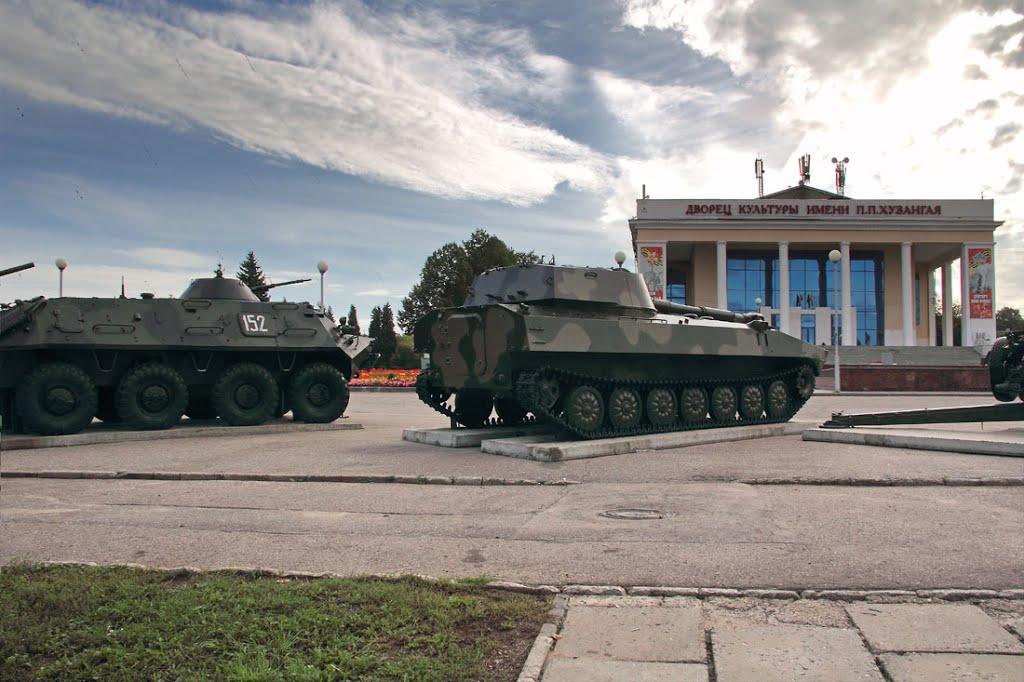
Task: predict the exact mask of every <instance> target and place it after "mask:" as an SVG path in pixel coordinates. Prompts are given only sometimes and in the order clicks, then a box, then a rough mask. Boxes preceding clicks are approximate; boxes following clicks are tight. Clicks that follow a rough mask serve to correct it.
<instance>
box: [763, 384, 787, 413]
mask: <svg viewBox="0 0 1024 682" xmlns="http://www.w3.org/2000/svg"><path fill="white" fill-rule="evenodd" d="M766 409H767V411H768V416H769V417H772V418H774V419H778V418H779V417H782V416H784V415H785V414H786V413H787V412H789V389H788V388H786V383H785V382H784V381H773V382H772V383H771V384H769V385H768V397H767V408H766Z"/></svg>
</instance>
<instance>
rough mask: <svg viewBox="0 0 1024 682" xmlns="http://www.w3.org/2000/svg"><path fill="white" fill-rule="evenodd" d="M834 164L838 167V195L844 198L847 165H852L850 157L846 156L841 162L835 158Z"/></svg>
mask: <svg viewBox="0 0 1024 682" xmlns="http://www.w3.org/2000/svg"><path fill="white" fill-rule="evenodd" d="M832 163H834V164H835V165H836V194H838V195H839V196H843V193H844V192H846V164H848V163H850V157H849V156H844V157H843V160H842V161H840V160H839V159H837V158H836V157H834V156H833V157H832Z"/></svg>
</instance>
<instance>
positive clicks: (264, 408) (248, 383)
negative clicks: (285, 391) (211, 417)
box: [210, 362, 278, 426]
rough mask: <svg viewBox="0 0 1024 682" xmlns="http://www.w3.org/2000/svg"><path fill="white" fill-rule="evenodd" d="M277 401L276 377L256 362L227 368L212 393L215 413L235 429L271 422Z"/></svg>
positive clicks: (214, 385)
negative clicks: (236, 427)
mask: <svg viewBox="0 0 1024 682" xmlns="http://www.w3.org/2000/svg"><path fill="white" fill-rule="evenodd" d="M277 398H278V388H277V381H276V380H275V379H274V375H273V374H271V373H270V371H269V370H267V368H265V367H263V366H262V365H257V364H256V363H253V362H240V363H238V364H237V365H232V366H230V367H228V368H227V369H226V370H224V372H223V373H221V375H220V376H219V377H218V378H217V381H216V382H214V384H213V390H212V391H211V392H210V402H211V404H212V405H213V409H214V411H215V412H216V413H217V414H218V415H220V418H221V419H223V420H224V421H226V422H227V423H228V424H231V425H232V426H254V425H256V424H262V423H263V422H265V421H269V420H270V419H272V418H273V416H274V410H276V409H277Z"/></svg>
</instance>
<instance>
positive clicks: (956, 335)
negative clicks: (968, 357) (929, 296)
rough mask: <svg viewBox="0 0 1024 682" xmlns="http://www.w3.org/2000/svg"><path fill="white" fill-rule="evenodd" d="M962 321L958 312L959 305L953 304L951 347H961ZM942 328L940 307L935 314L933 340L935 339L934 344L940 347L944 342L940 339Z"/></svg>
mask: <svg viewBox="0 0 1024 682" xmlns="http://www.w3.org/2000/svg"><path fill="white" fill-rule="evenodd" d="M962 319H963V316H962V314H961V312H960V304H959V303H954V304H953V345H954V346H959V345H961V339H960V322H961V320H962ZM943 328H944V327H943V324H942V307H941V306H940V307H939V309H938V310H937V311H936V313H935V339H936V340H935V342H936V343H937V344H939V345H940V346H942V345H945V342H944V341H943V338H942V330H943Z"/></svg>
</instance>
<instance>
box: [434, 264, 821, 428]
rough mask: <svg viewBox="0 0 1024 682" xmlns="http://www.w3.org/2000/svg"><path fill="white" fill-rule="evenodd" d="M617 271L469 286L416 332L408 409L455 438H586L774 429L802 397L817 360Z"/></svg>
mask: <svg viewBox="0 0 1024 682" xmlns="http://www.w3.org/2000/svg"><path fill="white" fill-rule="evenodd" d="M624 260H625V257H624V255H621V254H617V257H616V261H617V263H618V267H616V268H611V269H607V268H581V267H571V266H556V265H549V264H534V265H523V266H513V267H508V268H498V269H495V270H490V271H488V272H485V273H482V274H480V275H479V276H477V277H476V279H475V280H474V281H473V283H472V286H471V287H470V289H469V292H468V295H467V297H466V301H465V304H464V305H463V306H460V307H457V308H447V309H441V310H434V311H432V312H430V313H428V314H427V315H426V316H424V317H423V318H422V319H420V320H419V321H418V322H417V323H416V325H415V329H414V344H415V347H416V350H417V351H419V352H421V353H424V354H425V365H426V366H425V369H424V371H423V372H422V373H421V375H420V378H419V381H418V384H417V392H418V394H419V396H420V399H421V400H423V401H424V402H425V403H427V404H428V405H430V406H431V407H433V408H434V409H436V410H438V411H440V412H442V413H444V414H447V415H448V416H450V417H451V418H452V419H453V420H454V421H456V422H458V423H461V424H463V425H465V426H474V427H476V426H483V425H486V424H490V423H505V424H513V423H521V422H523V421H524V420H527V419H529V418H530V417H529V415H531V414H532V415H533V417H535V418H540V419H543V420H546V421H548V422H551V423H553V424H556V425H558V426H561V427H563V428H565V429H567V430H569V431H571V432H573V433H575V434H577V435H580V436H583V437H587V438H594V437H605V436H616V435H627V434H633V433H645V432H655V431H670V430H676V429H692V428H708V427H717V426H732V425H739V424H756V423H768V422H778V421H785V420H788V419H789V418H791V417H792V416H793V414H795V413H796V411H797V410H798V409H799V408H800V406H801V405H803V403H804V402H805V401H806V400H807V399H808V398H809V397H810V396H811V394H812V393H813V391H814V381H815V377H816V376H817V375H818V374H819V373H820V371H821V366H822V363H823V361H824V355H825V352H824V350H823V349H821V348H818V347H816V346H813V345H811V344H806V343H803V342H802V341H800V340H799V339H796V338H794V337H792V336H789V335H787V334H783V333H781V332H779V331H777V330H774V329H771V328H770V326H769V324H768V323H767V322H766V321H765V320H764V319H763V318H762V316H761V315H759V314H757V313H737V312H733V311H729V310H720V309H717V308H711V307H706V306H693V305H682V304H678V303H672V302H669V301H662V300H653V299H652V298H651V296H650V294H649V292H648V290H647V287H646V285H645V283H644V281H643V278H642V277H640V275H638V274H637V273H633V272H630V271H628V270H626V269H624V268H623V267H622V262H623V261H624ZM452 396H454V402H453V403H452V402H450V399H451V397H452ZM492 408H493V409H494V411H495V412H496V413H497V418H496V419H492V418H491V412H492Z"/></svg>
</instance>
